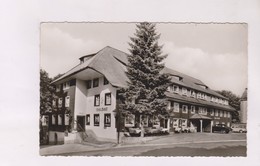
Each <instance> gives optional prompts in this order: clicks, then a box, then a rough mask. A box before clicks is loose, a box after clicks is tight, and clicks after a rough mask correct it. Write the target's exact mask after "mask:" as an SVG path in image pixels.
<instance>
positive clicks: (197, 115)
mask: <svg viewBox="0 0 260 166" xmlns="http://www.w3.org/2000/svg"><path fill="white" fill-rule="evenodd" d="M190 119H199V120H211V119H212V118H210V117H207V116H203V115H200V114H194V115H192V116H191V117H190Z"/></svg>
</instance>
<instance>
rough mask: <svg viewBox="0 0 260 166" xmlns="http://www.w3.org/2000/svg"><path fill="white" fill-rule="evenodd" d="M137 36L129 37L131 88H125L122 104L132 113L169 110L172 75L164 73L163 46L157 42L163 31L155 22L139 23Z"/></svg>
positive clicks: (164, 111) (128, 73)
mask: <svg viewBox="0 0 260 166" xmlns="http://www.w3.org/2000/svg"><path fill="white" fill-rule="evenodd" d="M136 26H137V29H136V33H135V36H134V37H130V40H131V42H130V43H129V46H130V49H129V51H130V55H129V56H128V64H127V72H126V74H127V76H128V78H129V80H130V81H129V82H128V88H126V89H123V92H124V93H123V94H124V99H125V103H124V104H123V107H124V109H125V110H129V111H131V112H133V113H140V114H148V115H149V114H150V115H151V114H153V115H154V114H158V115H163V114H166V113H167V112H166V106H167V100H166V96H165V91H166V90H167V87H168V86H169V83H170V78H169V75H167V74H163V73H161V70H162V69H163V68H164V63H162V61H163V60H164V59H165V58H166V56H167V55H162V51H161V49H162V46H160V45H159V44H158V39H159V38H160V35H158V34H157V33H156V27H155V24H152V23H147V22H144V23H140V24H137V25H136Z"/></svg>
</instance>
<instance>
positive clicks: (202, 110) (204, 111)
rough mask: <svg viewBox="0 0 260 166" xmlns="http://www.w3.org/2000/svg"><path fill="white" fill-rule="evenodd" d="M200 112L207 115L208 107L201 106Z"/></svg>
mask: <svg viewBox="0 0 260 166" xmlns="http://www.w3.org/2000/svg"><path fill="white" fill-rule="evenodd" d="M199 114H202V115H207V108H204V107H199Z"/></svg>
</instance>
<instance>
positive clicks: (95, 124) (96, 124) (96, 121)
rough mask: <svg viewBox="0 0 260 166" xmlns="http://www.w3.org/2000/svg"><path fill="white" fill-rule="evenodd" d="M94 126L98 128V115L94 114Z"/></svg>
mask: <svg viewBox="0 0 260 166" xmlns="http://www.w3.org/2000/svg"><path fill="white" fill-rule="evenodd" d="M94 126H99V114H94Z"/></svg>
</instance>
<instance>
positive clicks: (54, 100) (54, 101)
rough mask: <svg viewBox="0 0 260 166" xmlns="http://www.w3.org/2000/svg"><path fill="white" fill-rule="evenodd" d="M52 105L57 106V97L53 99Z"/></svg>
mask: <svg viewBox="0 0 260 166" xmlns="http://www.w3.org/2000/svg"><path fill="white" fill-rule="evenodd" d="M52 106H54V107H55V106H56V99H53V100H52Z"/></svg>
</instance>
